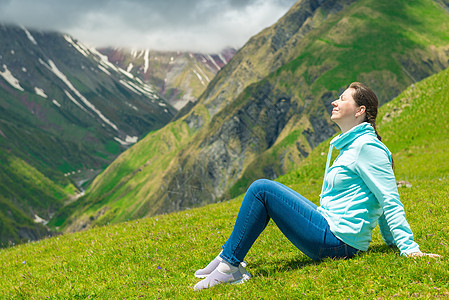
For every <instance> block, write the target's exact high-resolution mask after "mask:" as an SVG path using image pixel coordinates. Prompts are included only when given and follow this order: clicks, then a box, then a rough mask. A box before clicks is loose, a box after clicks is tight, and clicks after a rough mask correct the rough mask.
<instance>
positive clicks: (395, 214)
mask: <svg viewBox="0 0 449 300" xmlns="http://www.w3.org/2000/svg"><path fill="white" fill-rule="evenodd" d="M356 170H357V172H358V173H359V175H360V177H361V178H362V180H363V181H364V182H365V184H366V185H367V186H368V188H369V190H370V191H371V192H372V193H373V194H374V195H375V197H376V199H377V200H378V201H379V204H380V206H381V207H382V209H383V212H384V213H383V215H382V216H381V218H380V219H379V220H378V221H380V222H379V226H380V229H381V233H382V237H383V239H384V241H385V242H386V243H387V244H392V243H393V242H394V244H395V245H396V246H397V247H398V248H399V250H400V251H401V255H407V254H409V253H412V252H416V251H419V246H418V244H417V243H415V242H414V240H413V233H412V230H411V229H410V225H409V224H408V223H407V220H406V217H405V211H404V206H403V205H402V203H401V201H400V199H399V193H398V188H397V186H396V179H395V177H394V173H393V169H392V164H391V157H390V153H389V151H388V150H387V149H386V148H384V146H383V145H381V144H378V143H377V142H374V141H373V142H367V143H365V144H363V145H362V146H361V148H360V152H359V155H358V160H357V166H356Z"/></svg>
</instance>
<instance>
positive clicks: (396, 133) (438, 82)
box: [0, 69, 449, 299]
mask: <svg viewBox="0 0 449 300" xmlns="http://www.w3.org/2000/svg"><path fill="white" fill-rule="evenodd" d="M448 78H449V69H448V70H445V71H443V72H441V73H439V74H436V75H434V76H431V77H429V78H427V79H425V80H423V81H422V82H419V83H417V84H416V85H414V86H411V87H409V88H408V89H406V90H405V91H404V92H402V93H401V94H400V95H399V96H398V97H397V98H396V99H394V100H392V101H391V102H389V103H388V104H386V105H384V106H383V107H381V109H380V113H379V122H378V129H379V133H380V134H381V135H382V137H383V140H384V142H385V143H386V145H387V146H388V147H389V148H390V150H391V151H392V152H393V156H394V159H395V173H396V179H397V180H398V181H407V183H408V184H409V185H408V187H407V186H406V185H401V186H400V187H399V193H400V197H401V200H402V202H403V203H404V206H405V210H406V214H407V220H408V222H409V223H410V226H411V228H412V230H413V233H414V236H415V240H416V241H417V242H418V243H419V245H420V247H421V249H422V250H423V251H427V252H433V253H438V254H440V255H442V258H441V259H439V260H433V259H428V258H423V259H416V260H412V259H408V258H405V257H401V256H400V255H399V251H397V250H396V249H394V248H389V247H387V246H385V245H384V243H383V241H382V239H381V236H380V233H379V231H378V229H375V231H374V234H373V242H372V244H371V246H370V249H369V250H368V252H367V253H363V254H359V255H358V256H356V257H355V258H353V259H349V260H325V261H323V262H320V263H315V262H313V261H311V260H310V259H309V258H307V257H306V256H305V255H303V254H301V252H299V251H298V250H297V249H296V248H295V247H294V246H293V245H291V243H290V242H288V240H287V239H286V238H285V237H284V236H283V235H282V233H281V232H280V231H279V230H278V229H277V227H276V225H275V224H274V223H273V222H270V223H269V224H268V226H267V228H266V230H265V231H264V232H263V233H262V235H261V236H260V238H259V239H258V240H257V241H256V243H255V244H254V246H253V247H252V249H251V250H250V252H249V253H248V255H247V257H246V258H245V260H246V262H247V263H248V267H247V269H248V271H249V272H250V273H251V275H252V279H251V280H250V281H248V282H247V283H245V284H243V285H222V286H218V287H215V288H213V289H211V290H206V291H202V292H194V291H193V290H192V288H191V287H193V285H194V284H195V283H196V282H197V281H198V279H196V278H194V276H193V274H194V272H195V270H196V269H198V268H201V267H203V266H205V265H206V264H207V263H208V262H209V261H210V260H211V259H212V258H213V257H214V256H215V255H216V254H217V253H218V252H219V251H220V246H221V245H222V244H223V243H224V242H225V240H226V238H227V237H228V236H229V234H230V233H231V230H232V226H233V223H234V221H235V218H236V215H237V211H238V208H239V204H240V202H241V197H239V198H237V199H234V200H232V201H226V202H223V203H218V204H211V205H208V206H205V207H201V208H196V209H192V210H189V211H184V212H178V213H172V214H169V215H161V216H157V217H152V218H145V219H140V220H135V221H130V222H127V223H122V224H116V225H110V226H104V227H97V228H94V229H91V230H87V231H84V232H77V233H73V234H65V235H62V236H59V237H54V238H50V239H46V240H41V241H39V242H33V243H27V244H24V245H19V246H16V247H13V248H8V249H1V250H0V267H1V268H2V272H1V273H0V298H6V299H14V298H45V297H50V298H88V297H92V298H131V299H132V298H139V297H142V298H148V299H157V298H164V299H189V298H190V299H191V298H195V299H210V298H214V299H228V298H247V297H260V298H263V299H297V298H306V297H307V298H308V297H310V298H313V299H315V298H320V299H330V298H345V299H346V298H352V299H373V298H381V299H388V298H395V297H398V298H400V299H407V298H447V297H448V296H449V287H448V284H447V278H448V269H449V248H448V240H449V232H448V230H447V228H448V226H449V214H448V213H447V209H448V207H449V198H448V194H449V178H448V174H449V152H448V151H446V149H447V147H448V146H449V145H448V143H449V142H448V141H449V124H448V122H447V120H448V118H449V106H448V105H447V104H448V99H449V81H448ZM328 142H329V141H328V140H327V141H326V142H324V143H322V144H320V145H319V146H317V147H316V148H315V149H314V150H313V151H311V152H310V154H309V156H308V157H307V158H306V159H304V160H303V161H302V162H301V163H300V165H299V166H298V168H297V169H296V170H294V171H292V172H290V173H288V174H286V175H284V176H282V177H281V178H279V179H278V181H280V182H283V183H284V184H287V185H288V186H291V187H293V188H294V189H296V190H297V191H298V192H300V193H301V194H303V195H305V196H307V197H308V198H309V199H311V200H312V201H314V202H315V203H317V202H318V201H319V200H318V194H319V193H320V188H321V180H322V176H323V173H324V165H325V160H326V155H325V154H322V152H325V151H327V149H328ZM335 152H338V151H335ZM337 154H338V153H335V155H337ZM249 295H250V296H249Z"/></svg>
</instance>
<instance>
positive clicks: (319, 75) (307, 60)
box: [60, 0, 449, 228]
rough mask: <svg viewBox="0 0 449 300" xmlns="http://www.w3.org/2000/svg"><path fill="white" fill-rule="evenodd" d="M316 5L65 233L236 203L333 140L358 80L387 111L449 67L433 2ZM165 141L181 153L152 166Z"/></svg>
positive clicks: (298, 10) (223, 77) (302, 10)
mask: <svg viewBox="0 0 449 300" xmlns="http://www.w3.org/2000/svg"><path fill="white" fill-rule="evenodd" d="M313 3H314V1H308V0H304V1H298V2H297V3H296V4H295V5H294V6H293V7H292V9H291V10H290V11H289V12H288V14H286V15H285V16H284V17H283V18H281V19H280V20H279V22H278V23H276V24H275V25H273V26H272V27H270V28H267V29H265V30H264V31H262V32H261V33H259V34H257V35H256V36H254V37H253V38H251V39H250V41H248V43H247V44H246V45H245V46H244V47H243V48H242V49H241V50H240V51H239V52H238V53H237V54H236V55H235V56H234V57H233V59H232V60H231V62H229V63H228V64H227V65H226V67H225V68H223V69H222V70H221V71H220V72H219V73H218V74H217V76H216V77H215V78H214V80H212V81H211V83H210V85H209V86H208V88H207V89H206V91H205V92H204V93H203V95H202V97H201V98H200V99H199V102H198V104H197V105H196V106H195V107H194V108H193V109H192V111H191V112H190V113H189V114H187V115H186V116H185V117H184V118H182V119H180V120H178V121H177V122H176V123H173V124H171V125H170V126H167V127H166V128H163V129H162V130H161V132H160V133H157V134H150V135H148V136H147V137H146V138H144V139H143V140H142V142H140V143H137V144H136V145H134V147H133V148H135V149H133V151H132V152H131V151H130V152H128V153H125V154H124V155H122V156H121V157H120V159H119V160H117V161H116V162H114V163H113V164H111V165H110V166H109V168H108V170H107V171H106V172H104V173H103V174H101V175H100V176H99V177H98V178H97V179H96V182H95V183H94V184H93V185H92V187H91V189H90V190H89V191H88V192H87V193H86V196H85V198H84V199H83V201H80V202H78V203H77V204H74V206H73V209H74V210H76V212H77V215H75V216H73V217H72V218H70V219H67V220H66V222H65V223H64V220H63V219H64V218H63V217H61V218H60V219H61V222H63V223H61V224H62V225H63V226H64V227H68V228H73V227H74V228H79V227H84V226H90V225H102V224H107V223H108V222H115V221H125V220H128V219H133V218H137V217H141V216H144V215H152V214H154V213H162V212H170V211H174V210H181V209H186V208H192V207H198V206H201V205H204V204H206V203H211V202H217V201H220V200H222V199H229V198H231V197H234V196H236V195H239V194H240V193H242V192H243V191H244V190H245V189H246V188H247V186H248V184H249V183H250V182H252V181H253V180H254V179H255V178H260V177H268V178H276V177H278V176H279V175H281V174H286V173H287V172H289V171H291V170H292V169H294V168H295V167H296V166H297V165H298V164H299V163H300V162H301V161H302V160H303V159H304V158H305V157H307V156H308V155H309V154H310V152H311V150H312V149H313V148H315V147H316V146H317V145H318V144H319V143H320V142H322V141H323V140H325V139H327V138H329V137H330V136H331V135H332V134H334V133H335V131H334V130H335V127H333V125H332V124H331V122H330V120H329V113H330V110H331V105H330V102H331V101H332V100H333V99H335V98H336V97H337V96H338V94H339V93H340V92H341V90H342V89H343V88H344V87H346V85H347V84H349V83H350V82H352V81H355V80H358V81H362V82H365V83H367V84H368V85H369V86H371V87H373V88H374V90H375V91H376V92H377V94H378V95H379V97H380V99H381V102H382V103H385V102H387V101H389V100H390V99H392V98H393V97H394V96H395V95H397V94H399V92H400V91H402V90H403V89H405V88H406V87H407V86H409V85H410V84H411V83H413V82H415V81H417V80H420V79H422V78H424V77H425V76H428V75H430V74H433V73H435V72H438V71H440V70H442V69H443V68H444V67H447V66H448V58H449V56H448V55H449V52H448V51H447V49H448V47H449V38H448V36H447V32H449V14H448V12H447V11H446V10H445V9H444V8H442V7H441V6H440V5H439V4H438V3H437V2H435V1H431V0H419V1H413V2H409V1H396V2H392V1H386V0H382V1H377V0H376V1H374V0H363V1H357V2H352V1H324V2H322V4H321V5H320V6H317V5H313ZM186 129H187V130H188V134H180V135H177V136H176V135H173V134H171V132H172V131H173V130H174V131H175V132H185V130H186ZM160 136H171V138H170V142H169V143H170V144H176V145H178V146H179V148H177V149H176V152H173V151H174V150H173V148H171V149H170V151H168V152H167V154H164V153H158V154H157V156H158V159H157V160H153V159H151V157H152V156H153V155H155V154H150V151H149V148H148V147H147V145H149V144H152V145H154V147H155V150H151V152H154V151H156V149H165V147H166V146H165V145H164V144H165V143H166V140H164V139H161V138H160ZM178 138H180V139H178ZM178 146H177V147H178ZM131 153H133V154H132V155H131ZM137 153H139V154H137ZM145 155H148V158H147V159H145ZM135 157H136V158H135ZM126 160H129V162H128V163H127V162H126ZM158 161H164V162H166V164H164V165H161V164H158ZM147 162H148V163H147ZM162 166H163V167H162ZM166 166H168V167H166ZM104 190H109V191H108V193H103V192H102V191H104Z"/></svg>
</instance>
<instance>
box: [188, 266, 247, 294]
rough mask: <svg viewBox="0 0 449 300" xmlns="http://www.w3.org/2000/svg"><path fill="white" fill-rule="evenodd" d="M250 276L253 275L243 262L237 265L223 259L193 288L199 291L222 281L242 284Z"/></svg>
mask: <svg viewBox="0 0 449 300" xmlns="http://www.w3.org/2000/svg"><path fill="white" fill-rule="evenodd" d="M250 277H251V275H249V273H248V272H247V271H246V269H245V268H244V267H243V266H242V264H240V265H239V266H238V267H235V266H231V265H230V264H228V263H227V262H225V261H223V262H220V263H219V264H218V266H217V267H216V269H215V270H214V271H212V273H210V274H209V275H208V276H207V277H206V278H205V279H203V280H201V281H200V282H198V283H197V284H196V285H195V286H194V288H193V289H194V290H196V291H198V290H202V289H207V288H210V287H213V286H215V285H217V284H220V283H231V284H240V283H243V282H245V281H247V280H248V279H250Z"/></svg>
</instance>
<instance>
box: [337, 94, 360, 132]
mask: <svg viewBox="0 0 449 300" xmlns="http://www.w3.org/2000/svg"><path fill="white" fill-rule="evenodd" d="M354 91H355V90H354V89H352V88H348V89H346V90H345V91H344V92H343V94H341V96H340V98H338V99H337V100H335V101H333V102H332V106H333V107H334V108H333V110H332V116H331V120H332V121H334V122H335V123H336V124H337V125H338V126H339V127H340V129H341V130H342V131H345V130H348V129H350V128H352V127H353V126H356V125H358V124H360V123H361V122H362V121H361V119H360V116H361V115H362V114H363V112H364V111H365V109H364V108H365V107H364V106H357V104H356V103H355V100H354V98H353V97H352V95H353V93H354ZM348 127H349V128H348Z"/></svg>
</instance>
